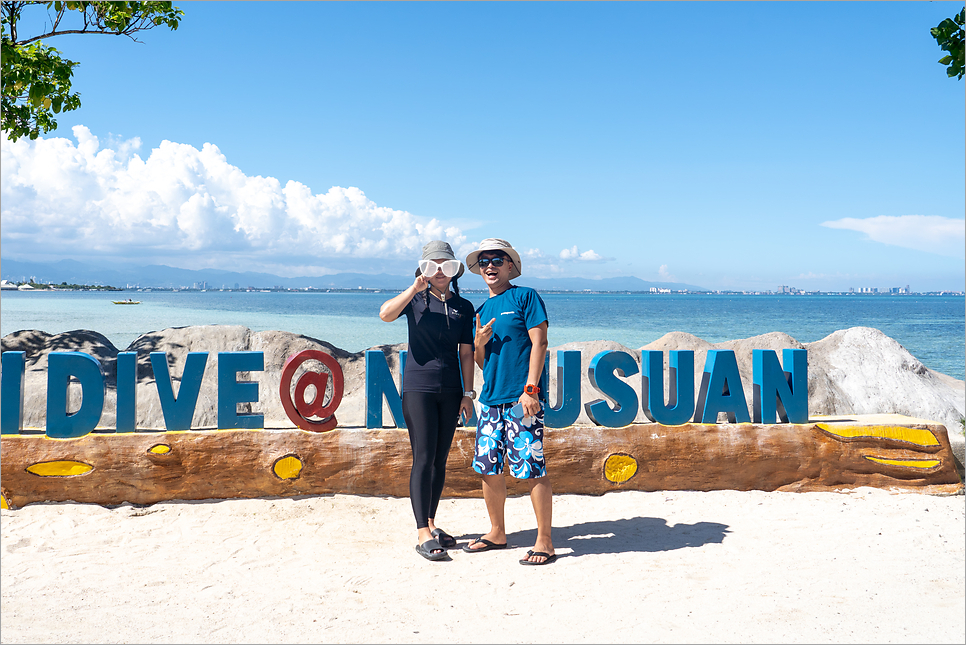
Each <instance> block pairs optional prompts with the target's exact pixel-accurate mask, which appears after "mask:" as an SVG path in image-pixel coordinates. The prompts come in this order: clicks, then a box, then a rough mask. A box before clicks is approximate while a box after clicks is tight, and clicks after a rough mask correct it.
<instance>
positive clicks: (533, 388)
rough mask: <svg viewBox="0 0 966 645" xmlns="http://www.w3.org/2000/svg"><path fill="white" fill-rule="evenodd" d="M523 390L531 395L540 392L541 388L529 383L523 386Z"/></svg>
mask: <svg viewBox="0 0 966 645" xmlns="http://www.w3.org/2000/svg"><path fill="white" fill-rule="evenodd" d="M523 392H524V393H525V394H529V395H530V396H536V395H538V394H540V388H539V387H537V386H536V385H533V384H531V383H527V386H526V387H525V388H523Z"/></svg>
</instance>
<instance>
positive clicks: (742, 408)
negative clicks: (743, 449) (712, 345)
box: [694, 349, 751, 423]
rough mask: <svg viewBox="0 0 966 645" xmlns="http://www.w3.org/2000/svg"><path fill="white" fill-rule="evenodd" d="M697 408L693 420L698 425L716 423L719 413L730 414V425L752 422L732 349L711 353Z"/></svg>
mask: <svg viewBox="0 0 966 645" xmlns="http://www.w3.org/2000/svg"><path fill="white" fill-rule="evenodd" d="M694 407H695V411H694V420H695V421H697V422H698V423H717V422H718V413H719V412H727V413H728V421H729V423H751V417H749V416H748V402H747V401H746V400H745V390H744V388H743V387H741V376H739V374H738V361H737V360H735V353H734V352H733V351H732V350H730V349H709V350H708V358H707V360H705V362H704V374H703V375H702V376H701V390H700V391H699V392H698V403H697V405H695V406H694Z"/></svg>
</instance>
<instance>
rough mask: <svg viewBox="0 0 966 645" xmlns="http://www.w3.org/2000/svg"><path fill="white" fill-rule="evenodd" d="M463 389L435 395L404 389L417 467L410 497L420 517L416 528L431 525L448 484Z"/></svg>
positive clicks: (412, 479)
mask: <svg viewBox="0 0 966 645" xmlns="http://www.w3.org/2000/svg"><path fill="white" fill-rule="evenodd" d="M462 398H463V395H462V393H460V392H447V393H443V394H434V393H430V392H404V393H403V398H402V409H403V417H404V418H405V419H406V427H407V428H408V429H409V443H410V445H411V446H412V448H413V469H412V472H410V474H409V500H410V501H411V502H412V505H413V514H414V515H415V516H416V528H417V529H424V528H426V527H427V526H429V518H431V517H432V518H435V517H436V507H437V506H439V498H440V496H442V494H443V484H445V483H446V458H447V457H448V456H449V449H450V446H451V445H452V444H453V435H454V434H455V433H456V421H457V418H458V417H459V412H460V401H462Z"/></svg>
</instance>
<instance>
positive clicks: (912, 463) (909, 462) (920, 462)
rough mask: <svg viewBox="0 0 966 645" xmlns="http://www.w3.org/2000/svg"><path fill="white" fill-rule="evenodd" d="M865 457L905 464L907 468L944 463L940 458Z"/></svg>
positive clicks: (876, 460)
mask: <svg viewBox="0 0 966 645" xmlns="http://www.w3.org/2000/svg"><path fill="white" fill-rule="evenodd" d="M865 458H866V459H868V460H869V461H874V462H875V463H877V464H888V465H890V466H905V467H906V468H921V469H923V470H925V469H928V468H935V467H936V466H938V465H939V464H941V463H942V462H941V461H939V460H938V459H883V458H882V457H870V456H868V455H866V456H865Z"/></svg>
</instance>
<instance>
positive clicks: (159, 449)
mask: <svg viewBox="0 0 966 645" xmlns="http://www.w3.org/2000/svg"><path fill="white" fill-rule="evenodd" d="M148 452H153V453H154V454H156V455H166V454H168V453H169V452H171V446H169V445H167V444H164V443H159V444H158V445H156V446H151V447H150V448H148Z"/></svg>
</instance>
